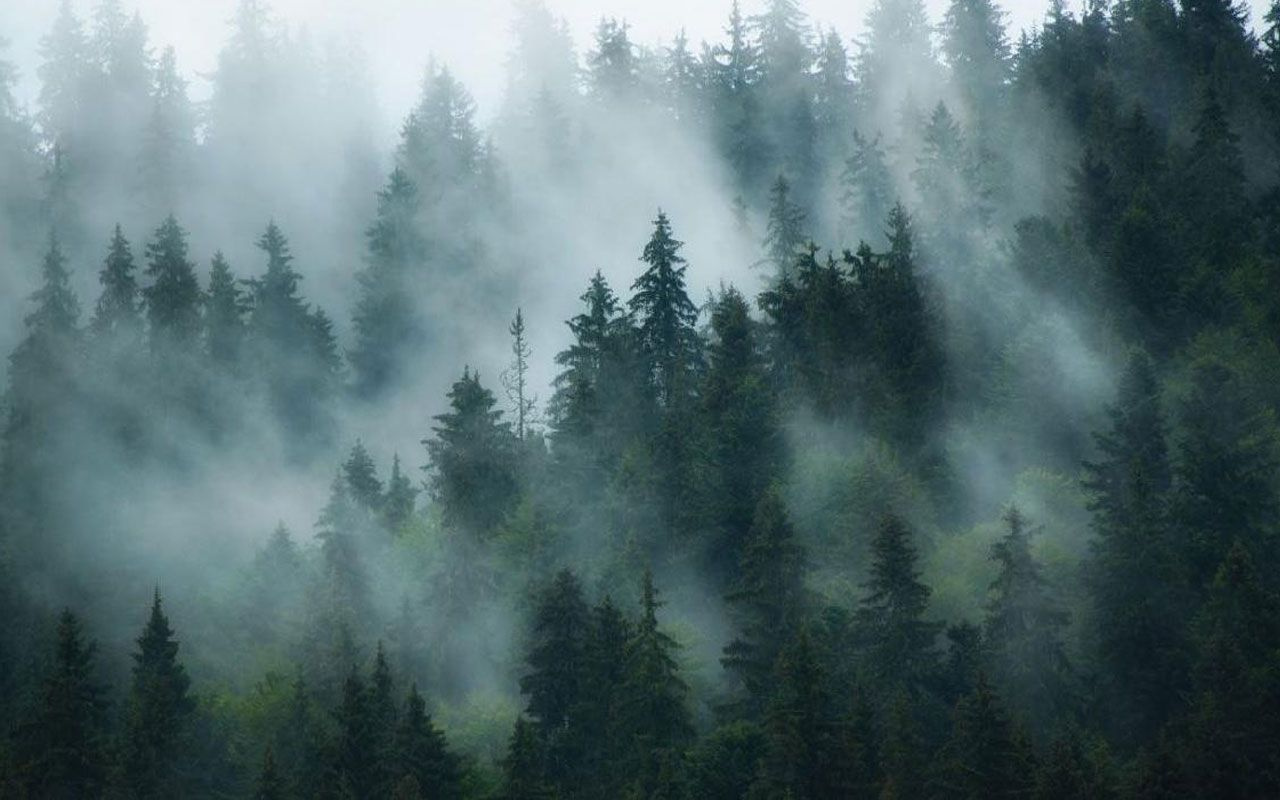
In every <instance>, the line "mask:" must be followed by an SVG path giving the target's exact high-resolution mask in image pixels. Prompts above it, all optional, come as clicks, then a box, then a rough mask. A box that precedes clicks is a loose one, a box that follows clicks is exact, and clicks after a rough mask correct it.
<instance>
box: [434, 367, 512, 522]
mask: <svg viewBox="0 0 1280 800" xmlns="http://www.w3.org/2000/svg"><path fill="white" fill-rule="evenodd" d="M496 403H497V401H496V400H495V399H494V397H493V392H491V391H489V390H488V389H486V388H484V386H483V385H481V383H480V375H479V373H475V372H472V371H471V369H470V368H467V369H464V370H463V372H462V377H461V378H460V379H459V380H458V381H457V382H455V383H454V384H453V387H452V388H451V389H450V390H449V408H450V410H449V411H448V412H446V413H444V414H440V415H438V416H437V417H436V421H437V422H438V423H439V424H438V425H437V426H436V427H435V428H433V432H434V434H435V435H434V437H433V438H431V439H427V440H424V441H423V444H424V445H425V446H426V448H427V453H428V455H429V456H430V459H431V463H430V464H429V466H428V467H427V468H426V469H427V470H428V474H429V476H430V485H431V488H432V491H433V492H434V494H435V498H436V500H437V501H438V502H439V503H440V506H441V510H442V512H443V513H444V520H445V522H446V524H449V525H455V526H457V527H458V528H460V529H461V530H462V531H463V532H464V533H466V534H468V535H470V536H476V537H484V536H486V535H488V534H489V532H490V531H492V530H493V528H494V526H496V525H497V524H498V523H499V522H501V521H502V519H503V517H504V516H506V514H507V512H508V511H510V509H511V508H512V506H513V505H514V502H515V498H516V492H517V490H518V481H517V473H516V470H515V465H514V464H513V461H512V456H513V455H514V451H515V438H514V436H513V435H512V433H511V429H510V427H509V426H508V425H507V423H505V422H503V421H502V412H501V411H497V410H495V409H494V406H495V405H496Z"/></svg>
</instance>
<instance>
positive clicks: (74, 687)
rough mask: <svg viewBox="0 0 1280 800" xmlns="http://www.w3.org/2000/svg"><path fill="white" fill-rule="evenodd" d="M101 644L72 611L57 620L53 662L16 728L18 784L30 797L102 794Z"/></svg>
mask: <svg viewBox="0 0 1280 800" xmlns="http://www.w3.org/2000/svg"><path fill="white" fill-rule="evenodd" d="M96 649H97V648H96V646H95V645H94V644H93V643H92V642H85V641H84V639H83V634H82V632H81V627H80V621H79V619H77V618H76V616H75V614H72V613H71V611H69V610H64V611H63V612H62V614H61V616H60V617H59V619H58V631H57V641H56V644H55V648H54V657H53V663H52V664H51V665H50V668H49V671H48V673H47V674H46V675H45V677H44V681H43V684H42V687H41V690H40V693H39V695H38V699H37V701H36V704H35V707H34V708H33V709H32V711H31V716H30V719H29V720H27V721H25V722H23V723H22V724H20V725H19V726H18V727H17V731H16V735H15V737H14V740H13V749H14V752H13V754H12V758H13V765H14V773H15V776H14V777H16V779H17V783H18V784H19V785H20V786H21V787H22V790H23V791H24V792H26V794H27V795H28V796H31V797H47V798H50V799H51V800H73V799H74V798H82V797H97V796H100V795H101V794H102V790H103V787H104V784H105V779H106V773H107V756H106V700H105V698H104V696H103V694H104V692H103V689H102V687H101V686H99V685H98V684H97V682H96V679H95V675H94V654H95V651H96Z"/></svg>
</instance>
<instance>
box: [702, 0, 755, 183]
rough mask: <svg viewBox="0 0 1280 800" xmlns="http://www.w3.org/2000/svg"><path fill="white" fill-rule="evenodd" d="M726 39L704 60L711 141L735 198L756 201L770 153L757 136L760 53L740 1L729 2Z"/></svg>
mask: <svg viewBox="0 0 1280 800" xmlns="http://www.w3.org/2000/svg"><path fill="white" fill-rule="evenodd" d="M725 33H726V34H727V35H728V37H729V42H728V44H727V45H720V46H718V47H716V48H715V49H714V50H712V51H711V53H710V54H709V55H708V60H709V61H710V64H709V71H710V76H711V84H712V87H713V92H712V103H713V107H714V111H715V120H714V123H715V124H714V130H715V136H716V140H717V142H718V143H719V145H720V149H721V152H723V153H724V155H725V157H726V158H727V159H728V161H729V165H730V167H731V168H732V170H733V174H734V176H735V177H736V178H737V188H738V190H739V192H741V193H742V194H744V195H748V196H755V193H756V192H757V191H758V190H759V189H762V188H763V187H762V186H761V183H762V170H763V168H764V165H765V164H767V163H769V154H770V147H769V142H768V141H767V139H766V138H765V136H764V135H763V132H762V131H761V130H760V119H761V110H760V97H759V92H760V87H759V84H760V80H761V73H762V67H761V56H760V49H759V47H758V46H757V45H756V42H755V40H754V37H753V36H752V35H751V30H750V26H749V24H748V21H747V19H746V17H744V16H743V14H742V7H741V4H740V3H739V1H738V0H733V4H732V6H731V8H730V12H729V24H728V27H727V28H726V29H725Z"/></svg>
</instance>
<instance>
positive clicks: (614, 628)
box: [578, 595, 632, 796]
mask: <svg viewBox="0 0 1280 800" xmlns="http://www.w3.org/2000/svg"><path fill="white" fill-rule="evenodd" d="M631 636H632V630H631V625H630V623H629V622H628V621H627V619H626V617H624V616H623V614H622V611H621V610H619V609H618V607H617V606H616V605H614V603H613V599H612V598H610V597H609V596H608V595H605V597H604V599H602V600H601V601H600V602H599V603H598V604H596V606H595V608H593V609H592V610H591V619H590V625H589V627H588V628H587V637H586V642H585V647H584V652H583V681H582V702H581V704H580V708H579V709H578V715H579V720H580V727H581V731H582V735H581V736H582V741H583V742H586V743H587V744H588V746H587V747H586V748H585V752H584V753H583V756H584V764H583V785H584V786H591V787H596V788H597V790H598V791H600V792H601V793H604V794H608V795H610V796H616V795H619V794H621V793H622V790H623V789H622V787H623V782H624V780H623V767H624V765H625V755H626V750H627V748H626V742H625V741H623V729H622V725H621V720H620V711H621V703H622V701H623V698H624V691H625V688H626V679H627V663H626V657H627V647H628V643H629V642H630V640H631Z"/></svg>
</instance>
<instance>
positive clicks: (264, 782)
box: [253, 747, 289, 800]
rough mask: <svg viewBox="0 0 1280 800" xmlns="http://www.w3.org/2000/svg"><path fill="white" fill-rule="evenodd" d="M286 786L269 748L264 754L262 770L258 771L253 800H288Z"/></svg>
mask: <svg viewBox="0 0 1280 800" xmlns="http://www.w3.org/2000/svg"><path fill="white" fill-rule="evenodd" d="M286 786H287V784H286V782H285V780H284V778H283V777H282V776H281V775H280V773H279V771H278V770H277V768H276V759H275V755H274V754H273V753H272V752H271V748H270V747H268V748H267V749H266V751H265V752H264V753H263V754H262V768H261V769H259V771H258V781H257V785H256V787H255V788H254V790H253V800H286V798H288V797H289V794H288V790H287V788H286Z"/></svg>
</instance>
